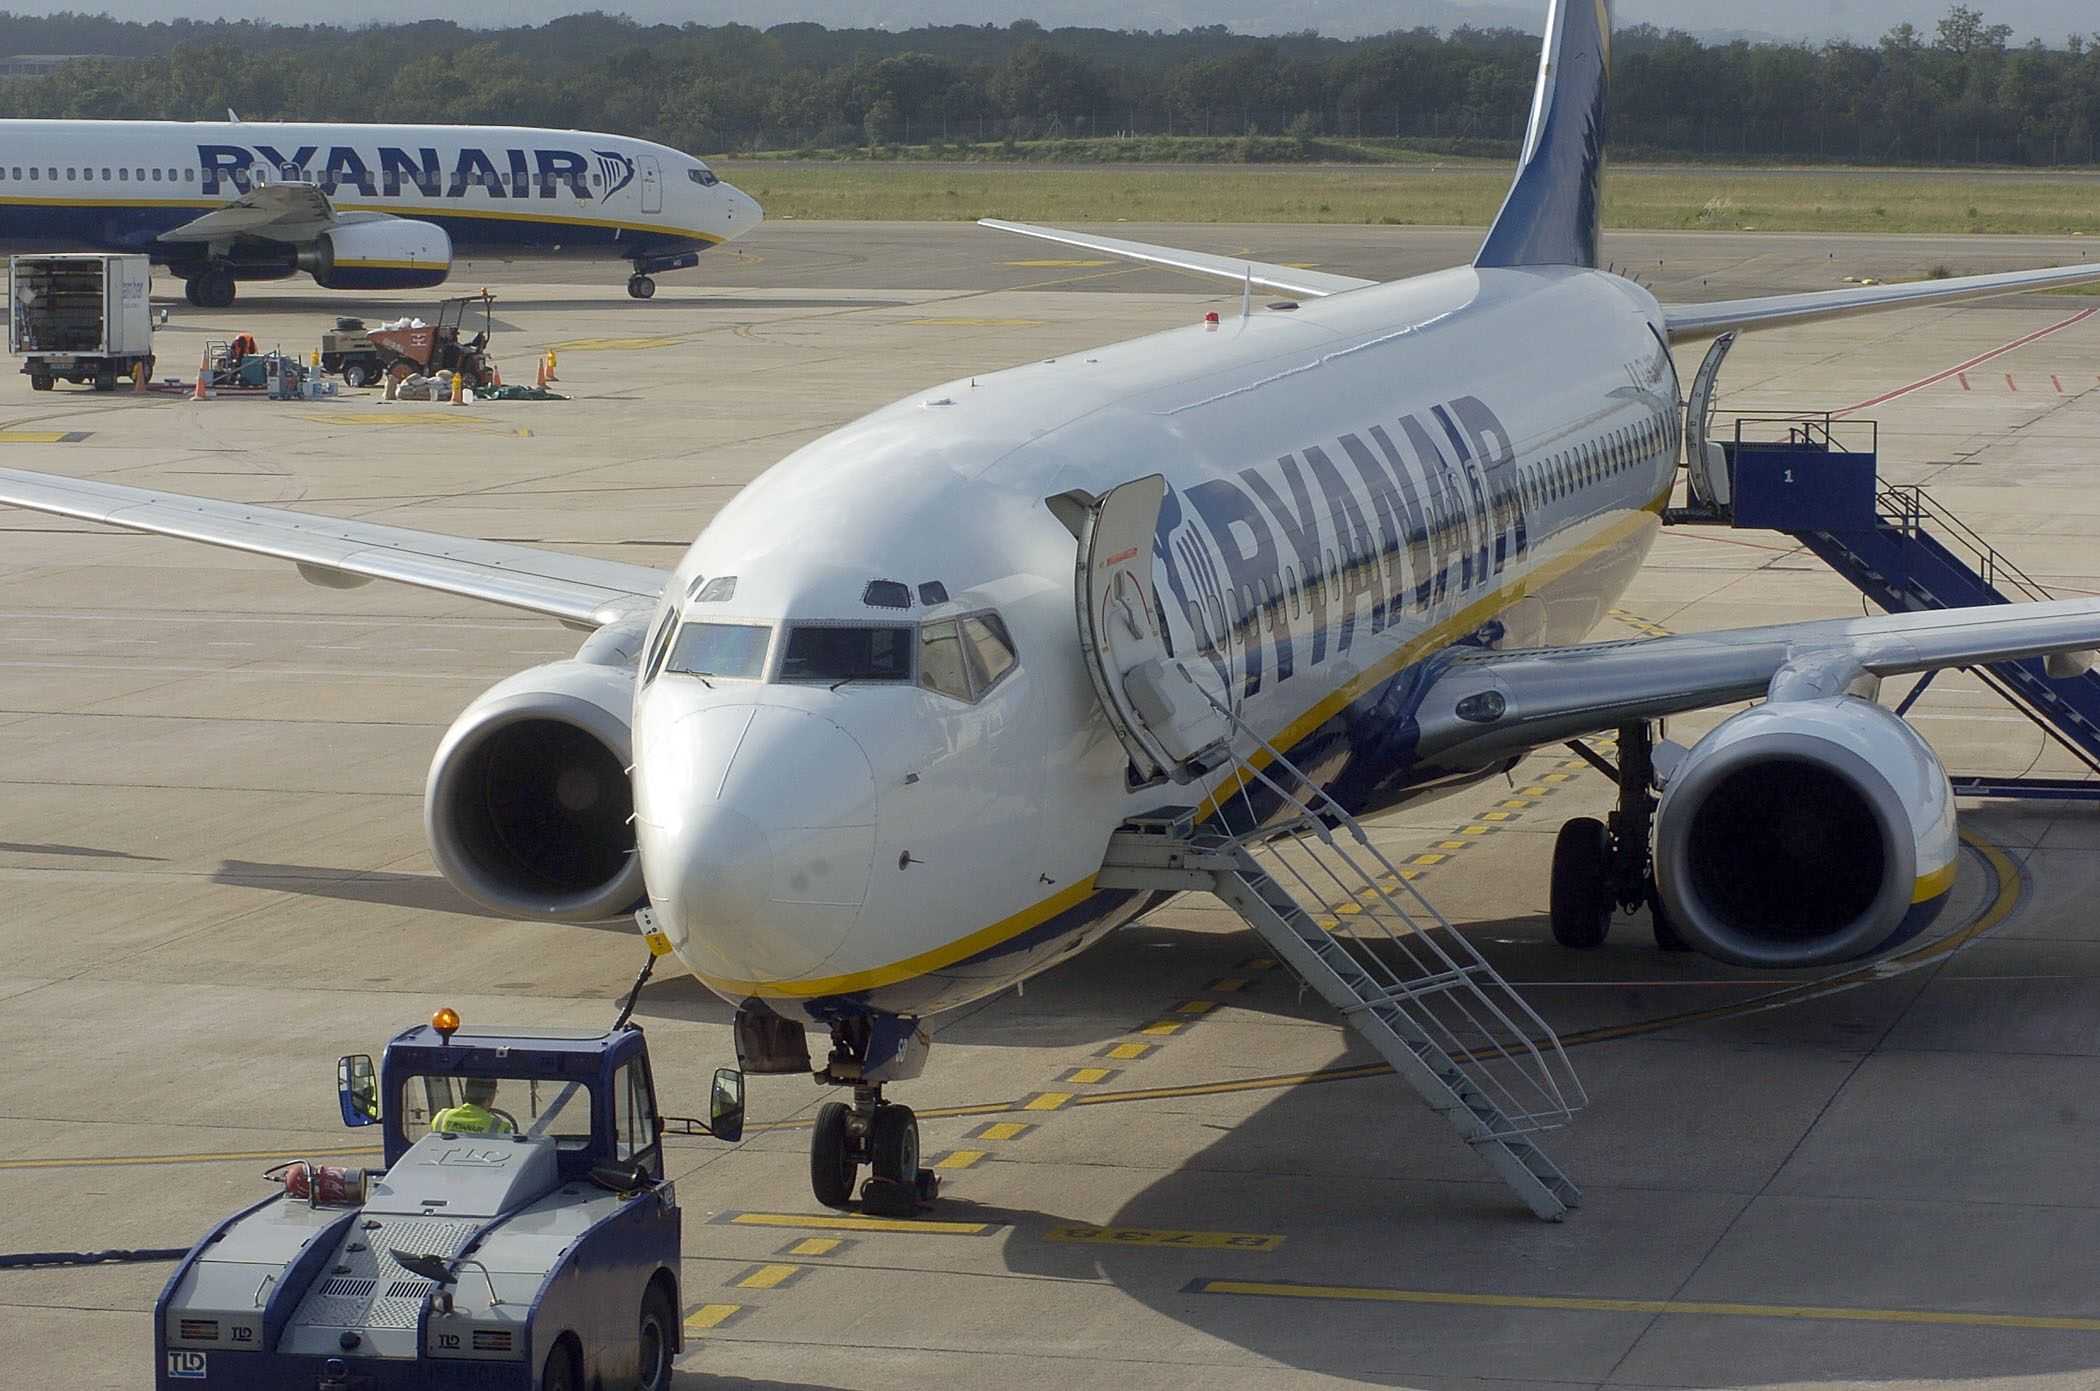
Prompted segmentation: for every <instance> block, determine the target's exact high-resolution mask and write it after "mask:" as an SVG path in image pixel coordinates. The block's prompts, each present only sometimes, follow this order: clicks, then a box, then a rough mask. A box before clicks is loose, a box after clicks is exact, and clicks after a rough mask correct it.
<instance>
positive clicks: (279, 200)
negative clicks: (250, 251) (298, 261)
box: [160, 183, 338, 241]
mask: <svg viewBox="0 0 2100 1391" xmlns="http://www.w3.org/2000/svg"><path fill="white" fill-rule="evenodd" d="M337 220H338V219H337V217H336V213H335V205H334V204H332V203H330V202H329V201H328V195H327V194H325V193H323V192H321V190H320V188H319V187H318V186H317V185H314V184H310V183H275V184H264V185H263V186H262V187H260V188H258V189H255V190H253V191H251V192H248V193H244V194H242V195H241V196H240V197H238V198H236V199H234V200H233V201H232V202H231V203H228V204H227V205H226V206H225V207H223V208H214V209H212V211H210V212H208V213H206V214H204V216H202V217H200V218H196V219H193V220H192V221H189V222H185V223H183V224H182V225H181V226H180V227H175V228H172V229H170V230H168V231H166V232H163V233H161V234H160V239H161V240H162V241H227V240H230V239H232V238H234V237H267V238H269V239H271V240H272V241H300V240H303V239H305V238H307V237H310V236H313V235H315V234H316V233H319V232H323V231H326V230H327V229H328V228H330V227H332V226H334V225H335V224H336V222H337Z"/></svg>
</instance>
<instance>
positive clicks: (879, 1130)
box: [868, 1106, 919, 1183]
mask: <svg viewBox="0 0 2100 1391" xmlns="http://www.w3.org/2000/svg"><path fill="white" fill-rule="evenodd" d="M868 1153H869V1157H870V1158H871V1159H872V1160H873V1163H874V1169H875V1177H877V1178H886V1179H893V1180H895V1181H896V1182H898V1183H914V1182H916V1181H917V1179H918V1177H919V1118H918V1117H917V1116H915V1115H913V1114H912V1109H911V1107H909V1106H884V1107H882V1108H881V1109H879V1110H877V1111H876V1112H875V1125H874V1128H873V1129H871V1130H870V1131H869V1132H868Z"/></svg>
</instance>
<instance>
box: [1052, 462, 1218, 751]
mask: <svg viewBox="0 0 2100 1391" xmlns="http://www.w3.org/2000/svg"><path fill="white" fill-rule="evenodd" d="M1166 495H1167V481H1166V479H1165V478H1163V477H1161V476H1160V475H1159V474H1156V473H1155V474H1152V475H1150V476H1149V477H1145V478H1140V479H1136V480H1135V481H1133V482H1129V483H1125V484H1122V485H1121V486H1119V487H1117V488H1114V489H1111V490H1110V491H1109V493H1108V494H1107V496H1105V497H1100V498H1096V497H1093V496H1092V495H1091V494H1088V493H1084V492H1077V491H1075V492H1070V493H1061V494H1059V495H1058V496H1057V497H1054V498H1050V499H1048V502H1049V505H1050V510H1051V511H1052V512H1054V513H1055V514H1056V515H1057V518H1058V520H1060V521H1062V522H1063V523H1064V524H1065V526H1066V527H1067V528H1069V529H1070V530H1071V532H1072V534H1073V535H1074V536H1076V537H1078V538H1079V566H1078V572H1077V575H1076V577H1075V583H1074V585H1073V593H1074V599H1075V604H1074V607H1075V609H1076V612H1077V616H1078V619H1079V646H1080V650H1081V651H1082V652H1083V653H1084V654H1085V657H1086V667H1087V674H1088V676H1089V677H1091V678H1092V680H1093V683H1094V691H1095V693H1096V694H1097V695H1099V696H1100V697H1101V709H1102V712H1103V713H1104V714H1105V715H1106V716H1107V717H1108V723H1109V728H1111V729H1113V730H1114V731H1115V733H1116V737H1117V738H1118V739H1119V740H1121V741H1122V744H1123V747H1124V748H1125V749H1126V750H1128V751H1129V754H1130V766H1131V772H1132V781H1133V783H1134V784H1135V785H1136V786H1140V787H1143V786H1148V785H1150V784H1152V783H1156V782H1161V781H1164V780H1165V779H1168V778H1172V779H1173V780H1174V781H1176V782H1191V781H1193V780H1195V779H1196V778H1198V777H1201V776H1202V775H1203V774H1204V773H1206V772H1209V771H1210V770H1211V769H1213V768H1216V767H1218V766H1219V765H1220V764H1222V763H1224V762H1226V761H1227V760H1228V758H1229V757H1230V754H1229V750H1228V748H1227V741H1228V740H1229V738H1230V736H1231V728H1230V726H1229V725H1228V724H1227V723H1226V720H1225V717H1224V716H1222V715H1220V714H1219V713H1218V711H1217V710H1216V708H1215V707H1213V706H1212V704H1211V701H1210V698H1209V697H1208V696H1207V695H1206V694H1205V693H1204V691H1203V690H1202V688H1201V687H1199V686H1198V685H1197V684H1196V678H1195V676H1194V675H1193V674H1192V673H1191V672H1190V671H1189V669H1188V666H1187V664H1186V663H1184V662H1181V661H1179V660H1177V659H1176V658H1175V657H1174V656H1173V655H1171V653H1170V652H1169V650H1168V643H1167V636H1166V633H1165V630H1164V619H1163V612H1164V611H1163V610H1162V609H1161V608H1160V605H1159V601H1158V599H1157V597H1156V596H1155V595H1154V593H1153V588H1152V538H1153V534H1154V532H1155V530H1156V529H1157V528H1158V525H1159V508H1160V503H1161V502H1162V501H1163V500H1164V499H1165V498H1166Z"/></svg>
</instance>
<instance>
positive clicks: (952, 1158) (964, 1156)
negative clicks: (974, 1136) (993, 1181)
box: [933, 1150, 990, 1173]
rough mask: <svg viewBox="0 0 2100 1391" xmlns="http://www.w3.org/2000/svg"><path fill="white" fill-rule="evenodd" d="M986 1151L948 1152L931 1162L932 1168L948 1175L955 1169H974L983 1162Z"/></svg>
mask: <svg viewBox="0 0 2100 1391" xmlns="http://www.w3.org/2000/svg"><path fill="white" fill-rule="evenodd" d="M989 1152H990V1151H988V1150H950V1151H949V1152H948V1153H946V1154H944V1155H942V1156H941V1157H940V1158H939V1159H936V1160H934V1161H933V1167H934V1168H936V1169H940V1170H943V1171H945V1172H948V1173H953V1172H955V1171H956V1170H957V1169H974V1168H976V1167H977V1165H978V1164H979V1163H981V1162H982V1161H983V1160H984V1157H985V1155H986V1154H988V1153H989Z"/></svg>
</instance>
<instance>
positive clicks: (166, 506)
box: [0, 469, 667, 628]
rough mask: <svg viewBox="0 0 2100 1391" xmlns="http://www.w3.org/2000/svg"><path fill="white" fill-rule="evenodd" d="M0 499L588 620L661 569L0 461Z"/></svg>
mask: <svg viewBox="0 0 2100 1391" xmlns="http://www.w3.org/2000/svg"><path fill="white" fill-rule="evenodd" d="M0 503H12V504H13V505H14V506H16V507H26V508H29V509H30V510H32V511H36V512H55V513H57V514H58V515H60V516H64V517H79V518H81V519H83V520H85V521H90V522H102V523H105V524H107V525H109V526H118V527H125V528H128V529H130V530H132V531H149V532H153V533H155V534H156V535H160V536H178V537H181V538H183V539H184V540H189V541H202V542H205V543H206V544H207V545H213V546H226V547H229V548H230V549H233V550H237V551H248V552H251V553H252V554H255V555H267V556H275V557H276V558H278V559H279V560H289V561H291V562H293V563H294V564H296V565H297V566H298V567H299V573H300V574H302V575H304V576H305V577H306V578H307V579H309V580H312V581H313V582H315V583H316V584H323V585H328V586H330V587H331V588H342V589H348V588H351V587H353V586H355V585H359V584H363V583H365V582H366V581H368V580H375V579H377V580H398V581H400V582H401V583H403V584H412V585H416V586H418V587H420V588H423V589H435V590H438V591H440V592H442V593H446V594H458V595H462V596H464V597H466V598H469V599H486V600H488V601H489V602H490V603H495V604H505V605H508V606H509V607H511V608H514V609H525V610H527V611H528V612H531V613H543V614H547V615H549V616H550V617H553V618H559V619H561V620H562V621H564V622H566V623H571V624H575V625H578V626H585V627H593V628H597V627H603V626H604V625H606V624H608V623H612V622H616V621H618V620H620V619H622V618H626V617H630V616H632V615H633V614H635V613H638V612H643V611H646V610H647V609H649V608H650V607H652V606H653V605H654V604H655V602H656V597H657V595H658V594H659V593H661V592H662V590H663V586H664V580H665V579H666V578H667V576H666V573H665V572H664V571H661V570H654V569H650V568H649V567H647V566H642V565H624V564H622V563H620V562H619V561H613V560H593V559H590V558H588V557H586V556H576V555H563V554H561V553H560V552H557V551H545V550H539V549H537V548H535V547H531V546H516V545H510V544H507V543H505V542H500V541H480V540H476V539H474V538H472V537H464V536H442V535H439V534H437V533H435V532H428V531H410V530H408V529H407V528H405V527H394V526H378V525H375V524H374V523H371V522H359V521H346V520H343V519H340V518H336V517H318V516H314V515H312V514H310V513H305V512H287V511H282V510H280V509H278V508H275V507H253V506H250V505H248V504H247V503H240V502H218V501H215V500H213V499H210V498H200V497H187V496H184V495H182V494H180V493H161V492H155V491H153V490H151V489H149V488H129V487H124V486H122V485H120V484H116V483H99V482H95V481H93V480H90V479H83V478H65V477H62V476H60V475H57V474H49V473H25V472H23V471H21V470H19V469H0Z"/></svg>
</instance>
